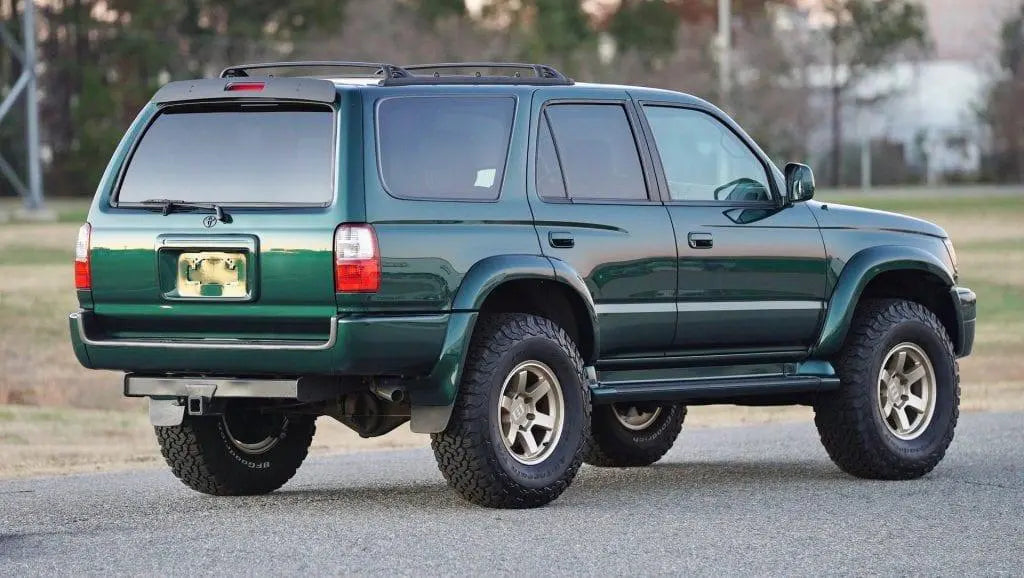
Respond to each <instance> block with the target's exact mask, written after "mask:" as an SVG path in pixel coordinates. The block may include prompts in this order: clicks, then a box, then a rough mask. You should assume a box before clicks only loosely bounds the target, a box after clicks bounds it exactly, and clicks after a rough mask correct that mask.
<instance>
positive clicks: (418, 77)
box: [381, 62, 574, 86]
mask: <svg viewBox="0 0 1024 578" xmlns="http://www.w3.org/2000/svg"><path fill="white" fill-rule="evenodd" d="M400 68H401V70H402V71H403V72H405V73H406V74H405V75H400V76H396V75H388V76H386V77H385V78H384V79H383V80H382V81H381V85H383V86H409V85H416V84H530V85H553V86H569V85H572V84H574V81H573V80H572V79H571V78H569V77H567V76H566V75H564V74H562V73H561V72H559V71H558V70H557V69H555V68H554V67H552V66H548V65H546V64H528V63H524V62H438V63H433V64H410V65H405V66H402V67H400ZM466 68H478V69H489V68H491V69H493V68H507V69H515V70H528V71H531V72H532V73H533V74H532V76H527V77H523V75H522V74H520V73H519V72H515V73H514V74H512V75H497V76H495V75H486V76H485V75H484V74H482V73H481V72H480V71H479V70H478V71H477V72H476V74H446V75H442V74H441V71H442V70H445V69H466ZM417 71H433V74H415V73H416V72H417Z"/></svg>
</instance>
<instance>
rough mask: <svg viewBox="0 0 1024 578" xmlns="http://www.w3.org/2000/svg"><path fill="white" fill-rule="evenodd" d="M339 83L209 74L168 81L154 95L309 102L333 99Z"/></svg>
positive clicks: (172, 98) (163, 100)
mask: <svg viewBox="0 0 1024 578" xmlns="http://www.w3.org/2000/svg"><path fill="white" fill-rule="evenodd" d="M240 84H245V85H252V84H257V85H260V84H261V85H262V88H259V89H256V90H254V89H251V88H250V89H248V90H238V91H232V90H231V87H232V86H235V85H240ZM337 96H338V90H337V87H335V85H334V83H333V82H331V81H329V80H323V79H320V78H289V77H258V78H253V79H239V78H207V79H202V80H179V81H175V82H169V83H167V84H165V85H164V86H163V87H162V88H160V90H158V91H157V92H156V94H155V95H153V102H155V103H158V104H163V103H168V102H188V101H195V100H214V99H217V100H221V99H231V98H253V97H258V98H270V99H281V100H302V101H307V102H326V103H331V102H334V99H335V98H337Z"/></svg>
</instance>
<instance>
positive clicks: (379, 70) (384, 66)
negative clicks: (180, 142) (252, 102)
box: [220, 60, 412, 78]
mask: <svg viewBox="0 0 1024 578" xmlns="http://www.w3.org/2000/svg"><path fill="white" fill-rule="evenodd" d="M267 68H373V69H375V71H374V75H375V76H383V77H384V78H405V77H408V76H412V75H411V74H409V73H408V72H406V71H405V70H404V69H403V68H402V67H401V66H398V65H395V64H388V63H384V62H347V61H342V60H303V61H296V62H257V63H253V64H238V65H234V66H229V67H227V68H225V69H224V70H223V71H222V72H221V73H220V77H221V78H241V77H246V76H249V71H250V70H261V69H267Z"/></svg>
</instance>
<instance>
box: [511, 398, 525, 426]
mask: <svg viewBox="0 0 1024 578" xmlns="http://www.w3.org/2000/svg"><path fill="white" fill-rule="evenodd" d="M508 414H509V417H511V418H512V423H516V424H519V423H522V422H523V419H524V418H526V404H525V403H523V400H522V399H520V398H518V397H517V398H515V399H514V400H513V401H512V407H511V408H510V409H509V410H508Z"/></svg>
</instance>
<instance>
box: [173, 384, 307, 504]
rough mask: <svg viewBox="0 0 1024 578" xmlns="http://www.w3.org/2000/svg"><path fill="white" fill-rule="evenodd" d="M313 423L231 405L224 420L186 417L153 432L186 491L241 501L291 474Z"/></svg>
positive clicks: (302, 417)
mask: <svg viewBox="0 0 1024 578" xmlns="http://www.w3.org/2000/svg"><path fill="white" fill-rule="evenodd" d="M315 420H316V418H315V417H313V416H306V415H284V414H279V413H262V412H260V411H259V410H257V409H254V408H250V407H247V406H246V404H245V402H244V401H232V402H231V403H229V404H228V406H227V407H226V408H225V411H224V414H223V415H217V416H185V419H184V420H183V421H182V422H181V425H177V426H169V427H164V426H157V427H156V428H154V429H155V430H156V437H157V440H158V441H159V442H160V450H161V452H162V453H163V455H164V459H166V460H167V464H168V465H170V466H171V470H172V471H173V472H174V475H175V476H177V477H178V479H180V480H181V481H182V482H183V483H184V484H185V485H186V486H188V487H190V488H192V489H193V490H196V491H197V492H202V493H204V494H211V495H215V496H244V495H256V494H266V493H269V492H272V491H274V490H276V489H278V488H280V487H281V486H283V485H284V484H285V482H287V481H288V480H289V479H291V477H292V476H294V475H295V472H296V471H297V470H298V469H299V466H300V465H301V464H302V461H303V460H304V459H305V458H306V453H307V452H308V450H309V445H310V443H311V442H312V441H313V433H314V432H315V431H316V425H315Z"/></svg>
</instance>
